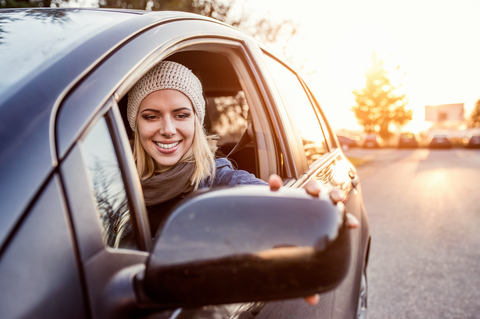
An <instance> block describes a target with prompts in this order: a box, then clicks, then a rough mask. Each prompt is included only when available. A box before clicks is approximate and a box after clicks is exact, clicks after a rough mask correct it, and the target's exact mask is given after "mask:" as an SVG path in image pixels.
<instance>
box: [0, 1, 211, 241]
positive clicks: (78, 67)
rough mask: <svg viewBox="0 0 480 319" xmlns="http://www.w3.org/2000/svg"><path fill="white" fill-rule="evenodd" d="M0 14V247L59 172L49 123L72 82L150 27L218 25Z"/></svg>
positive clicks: (43, 12) (93, 12)
mask: <svg viewBox="0 0 480 319" xmlns="http://www.w3.org/2000/svg"><path fill="white" fill-rule="evenodd" d="M0 15H1V17H2V19H1V20H0V60H3V59H4V57H5V60H3V61H7V62H8V63H2V62H0V74H2V78H3V77H4V76H3V75H4V74H8V77H6V78H8V79H6V80H4V81H2V80H0V119H1V120H0V163H1V165H0V181H2V182H1V184H0V203H2V213H1V214H0V247H1V246H2V245H3V242H4V240H5V239H6V237H7V236H8V233H9V231H10V229H12V227H14V225H15V224H16V222H17V221H18V220H19V218H20V217H21V215H22V213H23V212H24V211H25V210H26V209H27V208H28V206H29V205H30V203H31V202H32V199H33V197H34V196H35V194H36V193H37V192H38V190H39V189H40V187H42V185H43V184H44V183H45V181H46V180H47V179H48V178H49V176H51V175H52V174H53V172H54V170H55V167H56V163H55V162H54V161H53V160H52V158H53V157H52V154H51V150H50V147H51V145H52V143H51V139H52V138H54V137H53V133H52V132H53V130H52V127H53V126H52V125H53V124H52V123H53V121H54V119H55V117H54V114H55V112H56V110H57V109H58V107H59V104H60V103H61V101H62V99H63V98H64V97H65V96H67V94H68V92H69V91H70V90H71V89H72V87H73V85H74V84H75V83H76V82H78V81H79V80H80V79H81V78H82V77H84V76H86V75H87V74H88V72H89V70H92V68H94V67H95V65H97V64H99V63H101V61H102V60H103V59H105V58H106V57H108V55H109V54H111V53H112V52H114V51H115V50H116V49H117V48H119V47H120V46H121V45H122V44H123V43H125V42H127V41H129V39H131V38H132V37H134V36H136V35H137V34H140V33H141V32H143V31H145V30H148V29H149V28H151V27H153V26H156V25H159V24H162V23H166V22H169V21H178V20H192V19H197V20H208V21H212V22H215V23H220V22H216V21H215V20H213V19H209V18H205V17H202V16H199V15H195V14H191V13H185V12H169V11H157V12H146V11H138V10H103V9H68V8H56V9H6V10H5V9H0ZM100 18H101V19H100ZM97 20H98V21H97ZM99 20H102V21H99ZM32 28H35V30H32ZM42 31H43V32H42ZM48 31H50V33H48ZM86 31H87V32H86ZM46 35H48V36H46ZM51 37H53V38H54V39H53V40H52V39H51ZM14 41H21V42H29V43H22V44H18V43H14ZM23 51H25V52H23ZM22 52H23V53H22ZM24 53H28V54H24ZM12 54H17V56H11V55H12ZM25 59H27V60H28V59H29V60H28V61H27V62H25ZM16 72H19V73H20V74H16Z"/></svg>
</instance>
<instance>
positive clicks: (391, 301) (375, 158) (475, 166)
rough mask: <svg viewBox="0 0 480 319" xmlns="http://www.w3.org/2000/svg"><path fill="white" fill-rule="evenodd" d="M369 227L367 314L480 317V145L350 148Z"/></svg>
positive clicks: (371, 318) (372, 315)
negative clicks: (359, 160)
mask: <svg viewBox="0 0 480 319" xmlns="http://www.w3.org/2000/svg"><path fill="white" fill-rule="evenodd" d="M346 154H347V156H355V157H364V158H368V159H369V160H370V161H369V163H367V164H366V165H364V166H363V167H360V168H359V176H360V178H361V183H362V189H363V196H364V201H365V207H366V209H367V212H368V215H369V219H370V225H371V234H372V247H371V254H370V262H369V267H368V282H369V292H368V293H369V303H368V308H369V310H368V318H370V319H376V318H382V319H387V318H395V319H399V318H422V319H423V318H462V319H464V318H480V265H479V261H480V150H466V149H452V150H428V149H417V150H394V149H391V150H378V151H375V150H373V151H371V150H355V149H353V150H351V151H348V152H347V153H346Z"/></svg>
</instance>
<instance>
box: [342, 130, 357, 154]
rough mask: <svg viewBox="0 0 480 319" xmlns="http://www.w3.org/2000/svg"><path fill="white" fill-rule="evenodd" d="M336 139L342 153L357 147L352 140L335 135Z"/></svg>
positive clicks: (355, 142)
mask: <svg viewBox="0 0 480 319" xmlns="http://www.w3.org/2000/svg"><path fill="white" fill-rule="evenodd" d="M337 139H338V142H339V143H340V145H341V146H342V149H343V150H344V151H348V150H349V149H350V148H352V147H358V143H357V141H356V140H355V139H353V138H350V137H347V136H344V135H338V134H337Z"/></svg>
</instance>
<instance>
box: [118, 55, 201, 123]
mask: <svg viewBox="0 0 480 319" xmlns="http://www.w3.org/2000/svg"><path fill="white" fill-rule="evenodd" d="M165 89H172V90H177V91H179V92H182V93H183V94H185V95H186V96H187V97H188V98H189V99H190V101H191V102H192V105H193V108H194V110H195V113H196V114H197V117H198V119H199V120H200V124H202V125H203V120H204V118H205V100H204V99H203V94H202V84H201V83H200V80H199V79H198V78H197V77H196V76H195V75H194V74H193V73H192V71H190V70H189V69H188V68H186V67H185V66H183V65H181V64H179V63H176V62H171V61H164V62H161V63H159V64H158V65H156V66H155V67H154V68H153V69H151V70H150V71H148V72H147V73H146V74H145V75H144V76H143V77H142V78H141V79H140V80H139V81H138V82H137V83H136V84H135V86H134V87H133V88H132V89H131V90H130V91H129V92H128V103H127V118H128V123H129V124H130V127H131V128H132V130H133V131H135V129H136V127H135V124H136V119H137V114H138V108H139V106H140V103H142V101H143V99H145V98H146V97H147V95H149V94H150V93H152V92H155V91H159V90H165Z"/></svg>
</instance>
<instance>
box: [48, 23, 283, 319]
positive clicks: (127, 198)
mask: <svg viewBox="0 0 480 319" xmlns="http://www.w3.org/2000/svg"><path fill="white" fill-rule="evenodd" d="M192 30H195V31H196V32H193V31H192ZM222 32H224V34H222ZM199 33H200V34H201V35H202V36H199ZM219 34H222V36H223V37H224V39H219ZM242 37H243V35H241V34H240V33H239V32H237V31H233V30H232V29H230V28H227V27H224V26H219V25H217V24H214V23H211V22H205V21H182V22H172V23H170V24H164V25H161V26H159V27H156V28H153V29H151V30H148V31H146V32H145V33H143V34H141V35H139V36H138V37H136V38H134V39H132V40H131V41H130V42H129V43H128V44H126V45H125V46H124V47H122V48H121V49H120V50H118V51H117V52H115V54H112V56H111V57H109V58H108V59H107V60H105V61H104V62H103V63H102V64H100V65H99V66H97V68H95V69H94V70H92V72H91V73H90V74H89V75H88V76H87V77H86V78H84V79H83V80H82V82H81V83H80V84H79V85H78V86H77V87H76V88H75V90H74V91H72V92H71V93H70V94H69V95H68V96H67V98H66V99H65V101H64V102H63V104H62V105H61V107H60V108H59V111H58V113H57V114H56V118H57V121H56V132H55V136H56V147H57V156H58V158H59V162H60V171H61V173H62V181H63V183H64V187H65V189H66V194H67V200H68V206H69V210H70V214H71V215H72V224H73V226H74V234H75V238H76V241H77V245H78V248H79V252H80V259H81V265H82V267H81V273H82V277H83V280H84V289H85V291H86V294H87V295H88V304H89V307H90V311H91V314H92V317H93V318H109V317H115V318H122V317H125V318H128V317H129V315H130V314H131V311H133V310H132V309H133V308H135V307H134V305H135V300H136V299H135V298H136V296H135V291H133V290H132V289H131V288H128V287H127V288H126V285H127V284H126V283H127V282H128V280H129V278H132V277H133V276H135V275H136V274H139V273H141V271H142V270H143V269H144V265H145V261H146V259H147V258H148V251H149V245H150V244H151V238H152V232H151V231H150V225H149V222H148V218H147V216H146V210H145V204H144V202H143V197H142V192H141V189H140V187H139V184H140V183H139V181H138V176H137V173H136V169H135V166H134V164H133V158H132V154H131V150H130V147H129V142H128V131H126V128H127V129H128V126H127V127H125V125H124V124H123V123H122V114H121V109H122V108H123V107H124V106H125V105H124V102H125V97H126V93H127V92H128V90H129V89H130V88H131V87H132V86H133V84H134V83H135V82H136V80H138V79H139V78H140V77H141V76H142V75H143V74H144V73H146V72H147V71H148V69H149V68H151V67H152V66H153V65H154V64H155V63H158V62H160V61H161V60H163V59H165V58H169V59H173V60H175V59H176V60H177V61H179V62H182V63H185V64H187V66H188V64H189V63H191V64H192V66H193V67H192V69H194V70H193V71H194V72H196V71H198V72H200V73H202V70H201V67H202V65H203V64H208V63H209V62H211V61H212V59H211V58H208V55H210V56H215V55H217V56H218V59H220V57H221V56H223V57H225V58H226V59H227V60H228V61H229V63H230V67H231V69H232V70H233V73H234V75H235V76H236V82H235V81H228V80H227V81H225V82H224V83H222V84H221V85H220V84H218V85H220V87H221V88H222V90H220V91H221V92H218V91H219V90H217V89H218V86H215V85H216V84H215V82H209V81H210V79H209V78H212V80H211V81H214V80H215V79H216V78H217V77H216V76H211V75H209V74H207V73H204V74H203V79H204V81H205V82H206V83H210V84H208V85H206V86H205V91H206V92H205V93H206V94H207V100H216V101H214V103H213V104H212V105H214V106H215V107H216V108H217V110H218V109H222V108H223V107H224V106H225V105H226V103H225V101H229V100H231V99H232V98H237V99H239V100H242V99H244V100H246V103H247V105H248V110H247V112H246V113H245V112H244V111H245V110H246V109H245V107H244V104H234V107H233V109H238V108H239V107H240V109H241V110H242V111H241V112H240V113H241V114H244V120H245V126H239V128H238V129H236V130H235V131H234V132H232V131H229V132H228V134H224V135H221V134H220V133H221V131H222V128H223V126H222V125H217V126H215V123H217V124H218V123H220V122H218V121H217V122H215V120H212V119H210V120H211V123H210V125H211V127H212V128H216V129H217V130H218V131H219V135H220V137H221V138H224V139H225V140H228V141H229V142H232V141H233V142H237V141H238V137H239V134H240V135H241V134H248V135H250V137H249V138H250V139H251V142H250V144H251V145H252V146H253V148H254V151H253V153H252V152H250V151H249V150H248V147H249V145H246V146H245V147H244V149H243V150H240V151H239V152H243V151H246V152H245V153H250V154H252V155H250V156H247V159H248V161H247V162H249V163H244V162H242V163H240V162H239V161H235V163H236V164H238V165H239V168H244V167H242V165H246V167H249V168H250V169H252V170H253V172H255V173H256V175H257V177H259V178H263V179H265V180H266V179H267V178H268V176H269V175H270V174H272V173H278V174H282V171H286V173H285V174H284V177H285V178H287V179H289V178H291V177H292V175H291V173H289V171H288V170H287V169H285V168H284V166H285V163H284V162H282V160H281V158H280V156H278V154H282V153H281V152H282V151H281V150H279V143H278V138H276V136H277V135H279V134H282V133H281V132H278V131H275V130H273V129H271V127H272V123H271V121H270V115H269V113H268V112H269V111H268V108H269V107H270V108H272V107H271V105H269V106H267V104H268V100H267V97H266V95H265V92H262V86H261V84H259V81H261V78H260V77H258V76H257V75H256V73H257V70H256V66H255V65H256V63H255V61H254V60H253V59H252V56H251V55H250V53H249V48H248V46H249V45H252V44H248V43H247V42H245V41H244V40H243V38H242ZM171 39H175V41H172V40H171ZM207 53H208V54H207ZM192 54H194V56H195V58H196V59H191V58H189V57H191V56H192ZM202 54H203V56H204V58H202V59H200V57H201V56H202ZM205 56H207V57H205ZM198 59H200V62H201V63H202V65H200V64H195V63H198V62H196V61H195V60H198ZM209 59H210V60H209ZM215 62H216V63H220V60H216V61H215ZM195 66H197V67H198V68H199V70H195ZM217 69H218V70H220V71H221V72H223V73H225V72H227V70H226V68H225V66H222V67H221V68H217ZM227 73H228V72H227ZM219 75H220V76H221V75H222V74H219ZM234 82H235V83H234ZM232 90H233V91H234V92H235V94H233V93H231V92H232ZM240 91H241V92H240ZM228 92H230V93H228ZM239 92H240V93H239ZM227 93H228V94H230V95H228V94H227ZM239 94H240V95H239ZM229 109H232V108H231V107H230V108H229ZM222 114H225V112H224V113H221V114H220V115H222ZM245 114H246V115H245ZM237 115H238V114H237ZM217 118H218V116H217ZM234 120H235V121H236V122H238V119H237V118H234ZM206 122H207V121H206ZM220 124H221V123H220ZM250 125H251V128H250ZM280 128H281V127H278V129H280ZM229 129H231V127H229ZM232 138H237V140H235V139H233V140H232ZM285 156H286V155H285ZM289 165H291V162H289ZM245 169H247V168H245ZM122 287H123V288H126V289H122ZM116 291H123V293H122V294H118V293H117V292H116ZM263 305H264V303H247V304H235V305H223V306H211V307H202V308H198V309H189V310H179V309H178V310H175V309H173V310H167V311H164V312H159V313H157V315H158V316H159V318H163V317H165V318H169V317H170V316H174V317H175V318H200V317H205V316H213V317H221V318H230V317H239V316H244V317H245V316H246V317H248V316H250V317H251V316H254V315H255V314H257V313H258V311H259V309H261V308H262V307H263ZM132 307H133V308H132ZM148 312H149V311H148V310H145V313H148ZM135 315H136V316H140V317H141V316H142V315H141V314H138V313H136V314H135Z"/></svg>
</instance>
